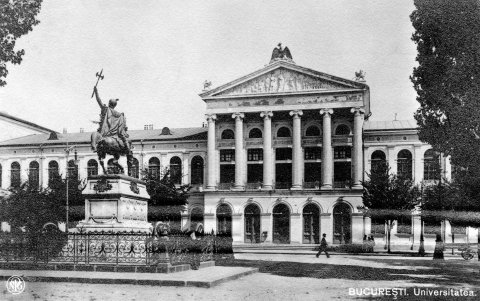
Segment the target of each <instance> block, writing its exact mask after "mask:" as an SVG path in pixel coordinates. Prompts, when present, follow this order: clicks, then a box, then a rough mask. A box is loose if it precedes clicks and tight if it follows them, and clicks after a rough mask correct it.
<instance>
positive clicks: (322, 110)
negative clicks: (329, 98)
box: [320, 109, 333, 115]
mask: <svg viewBox="0 0 480 301" xmlns="http://www.w3.org/2000/svg"><path fill="white" fill-rule="evenodd" d="M323 114H330V115H332V114H333V110H332V109H320V115H323Z"/></svg>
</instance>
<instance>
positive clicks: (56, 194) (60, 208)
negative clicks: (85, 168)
mask: <svg viewBox="0 0 480 301" xmlns="http://www.w3.org/2000/svg"><path fill="white" fill-rule="evenodd" d="M28 184H29V183H28V182H25V183H23V184H22V185H20V187H12V188H11V194H10V195H8V196H6V197H4V198H2V199H0V208H2V210H1V213H0V220H2V221H6V222H8V223H9V224H10V226H11V227H12V229H19V228H23V229H24V230H25V231H26V232H32V233H35V232H37V231H40V230H41V229H42V227H43V226H44V225H45V224H47V223H54V224H57V223H58V222H59V221H63V222H64V221H65V219H66V202H65V195H66V180H65V179H62V178H61V176H60V175H53V177H52V178H51V179H50V180H49V185H48V188H40V189H39V188H37V187H31V186H29V185H28ZM82 185H83V181H80V180H73V179H70V180H69V190H68V192H69V200H70V204H71V205H73V206H75V205H82V206H83V205H84V200H85V198H84V197H83V195H82V189H83V187H82Z"/></svg>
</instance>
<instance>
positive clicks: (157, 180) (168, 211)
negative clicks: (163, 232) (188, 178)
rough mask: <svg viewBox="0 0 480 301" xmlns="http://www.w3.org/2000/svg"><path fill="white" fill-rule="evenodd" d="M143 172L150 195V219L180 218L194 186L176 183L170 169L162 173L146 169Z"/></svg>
mask: <svg viewBox="0 0 480 301" xmlns="http://www.w3.org/2000/svg"><path fill="white" fill-rule="evenodd" d="M142 174H143V180H144V181H145V183H146V188H147V192H148V194H149V195H150V202H149V205H150V206H151V207H150V210H149V219H154V220H163V221H165V220H169V221H170V220H180V213H181V212H182V211H183V210H184V208H185V205H186V204H187V203H188V198H189V197H190V193H189V191H190V189H191V188H192V186H190V185H188V184H186V185H176V184H175V183H174V182H173V180H172V178H171V177H170V170H169V169H164V170H163V172H162V173H160V174H157V173H152V172H149V171H148V170H144V171H143V172H142Z"/></svg>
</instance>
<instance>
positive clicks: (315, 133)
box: [305, 125, 320, 137]
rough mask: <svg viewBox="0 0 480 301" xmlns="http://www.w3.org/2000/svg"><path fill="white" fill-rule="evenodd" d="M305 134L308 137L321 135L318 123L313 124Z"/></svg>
mask: <svg viewBox="0 0 480 301" xmlns="http://www.w3.org/2000/svg"><path fill="white" fill-rule="evenodd" d="M305 136H307V137H318V136H320V129H319V128H318V126H316V125H311V126H309V127H308V128H307V130H306V131H305Z"/></svg>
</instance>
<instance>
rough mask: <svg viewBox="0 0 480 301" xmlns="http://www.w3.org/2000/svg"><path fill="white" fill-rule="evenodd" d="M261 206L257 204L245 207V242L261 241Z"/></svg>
mask: <svg viewBox="0 0 480 301" xmlns="http://www.w3.org/2000/svg"><path fill="white" fill-rule="evenodd" d="M260 226H261V222H260V208H258V206H257V205H256V204H249V205H248V206H247V207H245V242H246V243H259V242H260V241H261V240H260V230H261V227H260Z"/></svg>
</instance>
